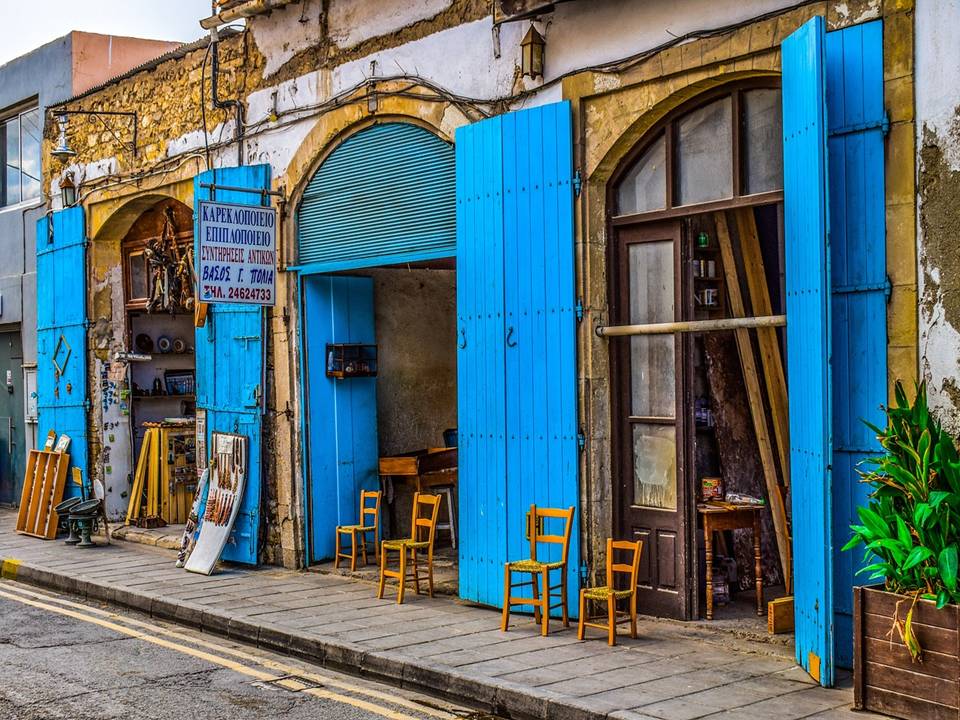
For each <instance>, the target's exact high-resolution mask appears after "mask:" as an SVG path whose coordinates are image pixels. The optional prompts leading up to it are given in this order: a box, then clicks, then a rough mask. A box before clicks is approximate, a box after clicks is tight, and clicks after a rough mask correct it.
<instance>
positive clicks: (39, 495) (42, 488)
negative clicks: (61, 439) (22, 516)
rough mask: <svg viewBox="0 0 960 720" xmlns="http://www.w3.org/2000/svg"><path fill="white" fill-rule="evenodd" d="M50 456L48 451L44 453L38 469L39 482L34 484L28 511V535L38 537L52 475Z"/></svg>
mask: <svg viewBox="0 0 960 720" xmlns="http://www.w3.org/2000/svg"><path fill="white" fill-rule="evenodd" d="M50 455H51V453H49V452H47V451H42V455H41V459H40V462H39V463H38V467H37V482H36V483H34V487H33V495H32V496H31V498H30V509H29V510H28V511H27V526H26V530H25V532H26V533H27V534H28V535H36V534H37V527H38V526H39V525H40V507H41V505H42V503H43V497H44V496H45V495H46V493H47V483H48V482H49V480H48V476H49V473H50Z"/></svg>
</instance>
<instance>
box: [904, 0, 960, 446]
mask: <svg viewBox="0 0 960 720" xmlns="http://www.w3.org/2000/svg"><path fill="white" fill-rule="evenodd" d="M915 18H916V37H915V41H914V47H915V48H916V51H915V52H916V57H915V61H916V68H915V92H916V126H917V150H918V152H919V151H920V150H921V149H922V147H923V144H924V143H925V142H929V141H931V140H932V141H933V142H935V143H936V144H937V145H939V147H940V149H941V150H942V151H943V155H944V159H945V161H946V163H947V166H948V170H949V172H951V173H960V72H958V70H957V69H958V68H960V42H958V41H957V29H958V28H960V0H918V1H917V4H916V9H915ZM918 168H919V174H920V177H919V179H920V183H921V187H922V184H923V167H922V160H921V159H920V158H918ZM930 192H935V190H933V189H931V190H930ZM923 210H924V206H923V198H922V196H921V197H918V213H920V214H922V213H923ZM957 212H960V209H958V210H957ZM917 232H918V248H919V257H918V262H919V273H918V275H919V278H918V279H919V283H920V287H919V291H920V298H921V306H920V311H919V324H920V327H919V330H920V368H921V372H922V374H923V376H924V377H925V378H926V379H927V381H928V388H929V392H930V396H931V397H930V399H931V405H932V406H933V407H935V408H936V409H937V410H938V411H939V413H938V415H939V416H940V417H941V418H942V419H943V421H944V422H945V424H946V425H947V426H948V427H949V428H950V429H951V430H952V431H954V432H960V407H956V406H955V403H954V402H953V401H951V398H950V397H949V395H948V393H947V392H946V391H945V389H944V388H945V385H947V384H950V383H958V384H960V328H957V327H954V326H953V325H951V324H950V323H949V322H948V320H947V316H946V312H945V309H944V304H943V297H942V293H941V294H940V296H939V297H938V298H936V299H935V301H934V302H933V304H932V307H925V306H924V300H925V299H926V298H927V296H928V295H929V294H930V291H931V290H932V287H931V284H930V283H929V282H928V280H927V277H929V278H930V279H931V280H932V281H933V283H937V284H939V283H941V282H942V281H943V280H945V279H946V278H944V277H943V274H944V273H943V271H942V270H941V269H940V266H939V265H940V258H938V257H937V256H936V255H935V253H934V252H931V251H932V247H931V244H930V243H929V242H928V240H929V239H928V238H924V236H923V223H918V228H917ZM956 240H957V239H956V238H955V239H954V241H956ZM953 284H954V286H955V284H956V281H954V283H953ZM954 304H956V301H954Z"/></svg>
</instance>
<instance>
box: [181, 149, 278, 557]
mask: <svg viewBox="0 0 960 720" xmlns="http://www.w3.org/2000/svg"><path fill="white" fill-rule="evenodd" d="M210 184H216V185H217V189H216V191H215V195H216V196H215V197H211V192H210V187H204V186H205V185H206V186H209V185H210ZM221 186H223V187H228V188H250V189H251V190H268V189H269V188H270V166H269V165H248V166H243V167H230V168H217V169H216V170H208V171H206V172H203V173H200V174H199V175H197V176H196V177H195V178H194V188H193V193H194V195H193V197H194V207H193V216H194V237H195V238H198V236H199V232H198V229H197V228H198V225H197V223H198V219H199V217H200V214H199V203H200V201H202V200H216V201H218V202H227V203H236V204H238V205H261V204H267V202H265V200H267V198H266V196H263V195H259V194H257V193H256V192H242V191H239V190H235V189H231V190H226V189H223V187H221ZM195 257H199V253H198V252H197V251H196V250H195ZM264 348H265V343H264V318H263V308H262V307H260V306H259V305H216V304H213V305H210V308H209V312H208V314H207V322H206V324H205V325H204V327H202V328H197V331H196V359H197V408H198V409H199V410H204V411H206V415H207V447H208V448H210V437H211V435H212V433H214V432H218V431H219V432H232V433H240V434H242V435H246V436H247V437H248V438H249V448H250V450H249V452H250V457H249V458H248V459H247V488H246V490H245V491H244V494H243V502H242V504H241V506H240V511H239V512H238V514H237V519H236V522H235V523H234V526H233V533H232V534H231V536H230V540H229V542H228V543H227V546H226V547H225V548H224V550H223V555H222V557H223V559H224V560H230V561H232V562H239V563H246V564H250V565H255V564H256V563H257V547H258V542H259V532H260V483H261V477H262V465H261V448H262V438H261V432H262V428H261V419H262V416H263V388H264Z"/></svg>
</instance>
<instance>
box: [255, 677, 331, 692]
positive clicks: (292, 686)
mask: <svg viewBox="0 0 960 720" xmlns="http://www.w3.org/2000/svg"><path fill="white" fill-rule="evenodd" d="M263 684H264V685H276V686H277V687H279V688H283V689H284V690H289V691H290V692H302V691H304V690H312V689H313V688H322V687H323V684H322V683H318V682H316V681H315V680H310V679H308V678H305V677H301V676H300V675H284V676H283V677H278V678H274V679H273V680H265V681H264V683H263Z"/></svg>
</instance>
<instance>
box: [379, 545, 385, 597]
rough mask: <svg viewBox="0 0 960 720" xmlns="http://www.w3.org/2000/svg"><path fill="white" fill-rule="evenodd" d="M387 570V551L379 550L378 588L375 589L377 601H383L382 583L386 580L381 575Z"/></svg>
mask: <svg viewBox="0 0 960 720" xmlns="http://www.w3.org/2000/svg"><path fill="white" fill-rule="evenodd" d="M386 569H387V549H386V548H381V549H380V587H379V588H378V589H377V599H378V600H383V583H384V581H385V580H386V579H387V578H386V576H385V575H384V574H383V573H384V572H385V571H386Z"/></svg>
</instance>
